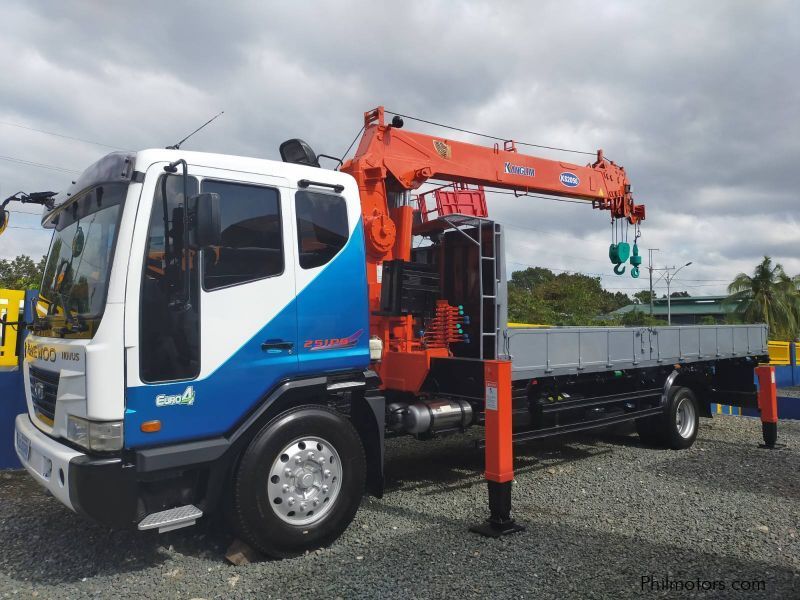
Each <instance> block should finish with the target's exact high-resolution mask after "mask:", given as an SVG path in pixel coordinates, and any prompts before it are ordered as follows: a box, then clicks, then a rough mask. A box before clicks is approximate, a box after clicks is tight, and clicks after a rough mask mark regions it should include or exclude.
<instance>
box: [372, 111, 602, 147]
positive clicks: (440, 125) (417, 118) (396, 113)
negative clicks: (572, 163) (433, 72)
mask: <svg viewBox="0 0 800 600" xmlns="http://www.w3.org/2000/svg"><path fill="white" fill-rule="evenodd" d="M384 112H386V113H388V114H390V115H397V116H398V117H402V118H404V119H411V120H412V121H419V122H420V123H427V124H428V125H434V126H436V127H444V128H445V129H452V130H453V131H460V132H461V133H468V134H470V135H477V136H479V137H484V138H487V139H490V140H496V141H499V142H508V141H511V139H510V138H501V137H497V136H496V135H489V134H488V133H480V132H478V131H470V130H469V129H462V128H461V127H454V126H452V125H445V124H444V123H437V122H435V121H428V120H427V119H421V118H419V117H412V116H409V115H404V114H402V113H398V112H394V111H393V110H386V109H384ZM514 143H515V144H516V145H518V146H530V147H531V148H544V149H546V150H558V151H560V152H573V153H575V154H587V155H589V156H597V152H585V151H584V150H573V149H571V148H559V147H557V146H545V145H542V144H532V143H530V142H518V141H516V140H514Z"/></svg>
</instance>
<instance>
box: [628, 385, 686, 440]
mask: <svg viewBox="0 0 800 600" xmlns="http://www.w3.org/2000/svg"><path fill="white" fill-rule="evenodd" d="M699 423H700V418H699V412H698V410H697V400H696V398H695V396H694V393H693V392H692V390H690V389H689V388H687V387H680V386H676V387H673V388H671V389H670V391H669V399H668V401H667V406H666V407H665V411H664V414H663V415H657V416H655V417H646V418H644V419H638V420H637V421H636V431H637V433H638V434H639V437H640V438H641V439H642V441H643V442H645V443H646V444H652V445H655V446H666V447H667V448H672V449H674V450H683V449H684V448H689V447H690V446H691V445H692V444H694V441H695V439H697V429H698V426H699Z"/></svg>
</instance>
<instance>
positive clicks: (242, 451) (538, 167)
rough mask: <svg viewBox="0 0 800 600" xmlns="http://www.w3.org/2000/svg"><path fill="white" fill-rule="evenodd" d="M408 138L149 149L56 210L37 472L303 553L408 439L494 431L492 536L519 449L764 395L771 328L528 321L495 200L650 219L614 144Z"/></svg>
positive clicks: (53, 486) (52, 202)
mask: <svg viewBox="0 0 800 600" xmlns="http://www.w3.org/2000/svg"><path fill="white" fill-rule="evenodd" d="M403 126H404V122H403V119H402V118H400V117H399V116H397V115H395V116H394V118H393V119H392V120H391V121H389V122H387V119H386V112H385V111H384V109H383V107H379V108H377V109H374V110H371V111H369V112H367V113H365V116H364V130H363V135H362V137H361V139H360V143H359V145H358V147H357V150H356V151H355V154H354V157H353V158H352V159H351V160H347V161H346V162H344V163H343V164H341V165H340V167H339V168H338V169H335V170H330V169H323V168H320V166H319V160H318V156H317V155H316V154H315V153H314V151H313V150H312V149H311V148H310V147H309V146H308V145H307V144H306V143H305V142H303V141H301V140H297V139H294V140H289V141H287V142H284V143H283V144H282V145H281V147H280V154H281V157H282V159H283V160H282V162H277V161H271V160H262V159H257V158H245V157H240V156H230V155H224V154H212V153H199V152H187V151H183V150H179V149H165V150H161V149H149V150H143V151H140V152H136V153H112V154H109V155H107V156H105V157H104V158H102V159H100V160H99V161H97V162H96V163H95V164H93V165H92V166H90V167H89V168H88V169H87V170H86V171H84V172H83V174H82V175H81V176H80V177H79V178H78V180H77V181H76V182H74V183H73V185H72V187H71V188H70V189H69V191H68V192H67V193H65V194H63V195H60V196H58V197H56V198H52V197H51V196H52V194H50V195H49V196H48V195H45V196H43V197H42V196H39V197H36V198H37V200H38V201H39V203H42V204H45V205H46V209H45V212H44V215H43V217H42V223H43V225H44V226H45V227H50V228H52V229H53V231H54V232H53V238H52V243H51V246H50V250H49V254H48V257H47V261H46V268H45V273H44V279H43V282H42V286H41V290H40V298H39V300H38V303H37V305H36V311H37V316H36V318H35V319H34V322H33V323H31V324H29V329H30V331H31V333H30V335H29V336H28V337H27V338H26V341H25V348H24V352H25V360H24V380H25V390H26V396H27V404H28V412H27V413H26V414H21V415H19V416H18V417H17V419H16V439H15V444H16V450H17V454H18V456H19V459H20V461H21V462H22V464H23V465H24V466H25V468H26V469H27V470H28V472H29V473H30V475H31V476H32V477H33V478H34V479H36V480H37V481H38V482H39V483H40V484H42V485H43V486H44V487H45V488H46V489H47V490H49V491H50V493H52V495H53V496H55V497H56V498H57V499H58V500H60V501H61V502H62V503H63V504H64V505H66V506H67V507H69V508H70V509H72V510H74V511H77V512H78V513H81V514H84V515H87V516H88V517H90V518H91V519H94V520H95V521H98V522H100V523H103V524H107V525H109V526H112V527H137V528H138V529H140V530H149V529H157V530H158V531H167V530H170V529H175V528H179V527H184V526H187V525H191V524H194V523H195V522H196V521H197V520H198V519H199V518H201V517H202V516H204V515H208V514H209V513H212V512H213V511H215V510H216V509H218V508H219V509H221V510H224V512H225V514H226V515H227V516H228V517H229V522H230V523H231V524H232V526H233V527H234V528H235V530H236V531H237V532H238V535H239V536H240V537H242V538H243V539H245V540H246V541H247V542H249V543H250V544H251V545H253V546H254V547H256V548H258V549H259V550H261V551H262V552H264V553H266V554H268V555H270V556H275V557H285V556H292V555H295V554H298V553H301V552H303V551H305V550H307V549H311V548H316V547H320V546H322V545H326V544H329V543H331V542H332V541H333V540H335V539H336V538H337V536H339V535H340V534H341V533H342V531H344V530H345V528H346V527H347V526H348V524H349V523H350V521H351V520H352V519H353V517H354V515H355V513H356V510H357V508H358V506H359V503H360V499H361V497H362V495H363V494H364V492H365V490H366V491H368V492H370V493H372V494H375V495H378V496H380V495H381V494H382V491H383V482H384V473H383V463H384V441H385V439H386V437H388V436H396V435H413V436H415V437H416V438H418V439H419V440H428V439H431V438H435V437H437V436H441V435H445V434H460V433H463V432H465V431H467V430H468V429H470V428H471V427H475V426H484V427H485V432H486V433H485V446H486V457H487V463H486V477H487V480H488V484H489V506H490V512H491V518H490V520H489V522H488V523H487V526H486V527H484V533H486V532H488V533H491V534H498V533H504V532H507V531H513V530H515V529H516V528H517V527H516V526H515V524H514V523H513V520H512V519H511V517H510V498H511V496H510V489H511V488H510V486H511V480H512V479H513V469H512V465H511V461H512V458H513V454H512V450H511V448H512V444H513V443H515V442H520V441H523V440H530V439H536V438H542V437H548V436H554V435H559V434H563V433H571V432H575V431H580V430H585V429H591V428H597V427H606V426H609V425H613V424H616V423H621V422H624V421H634V422H635V423H636V427H637V430H638V433H639V435H640V436H641V437H642V438H643V439H644V440H645V441H646V442H648V443H652V444H655V445H662V446H668V447H670V448H674V449H681V448H687V447H689V446H691V445H692V443H693V442H694V440H695V437H696V435H697V429H698V418H699V417H700V416H707V417H710V416H711V413H710V408H709V407H710V404H711V403H713V402H717V401H723V402H724V403H726V404H732V405H742V406H744V405H755V404H756V403H757V399H756V391H755V387H754V385H753V370H754V368H755V367H756V365H757V364H758V362H759V361H763V360H766V358H767V329H766V326H764V325H741V326H697V327H631V328H624V327H577V328H571V327H567V328H561V327H554V328H514V327H509V326H508V324H507V302H506V295H507V294H506V269H505V260H504V236H503V227H502V225H501V224H499V223H496V222H494V221H492V220H491V219H489V216H488V211H487V208H486V196H485V191H486V189H487V188H489V189H502V190H510V191H513V192H514V193H515V194H516V195H518V196H524V195H526V194H530V193H537V194H547V195H552V196H556V197H562V198H569V199H574V200H581V201H586V203H587V205H591V206H593V207H594V208H596V209H601V210H605V211H609V212H610V215H611V217H612V221H614V220H616V221H619V222H624V223H626V224H628V225H630V226H634V227H638V225H639V224H640V222H641V221H643V220H644V218H645V209H644V206H642V205H637V204H635V203H634V201H633V196H632V192H631V186H630V183H629V180H628V177H627V174H626V172H625V170H624V169H623V168H622V167H620V166H618V165H617V164H615V163H614V162H612V161H610V160H608V159H606V158H605V157H604V156H603V154H602V151H598V153H597V158H596V160H595V161H594V162H592V163H591V164H588V165H585V166H579V165H576V164H571V163H567V162H561V161H557V160H549V159H544V158H537V157H534V156H526V155H524V154H522V153H520V152H519V151H518V148H517V145H516V144H515V143H514V142H513V141H505V142H502V143H501V142H498V143H495V144H494V145H493V146H491V147H483V146H478V145H474V144H469V143H464V142H461V141H457V140H453V139H448V138H446V137H437V136H433V135H426V134H422V133H415V132H412V131H408V130H406V129H405V128H404V127H403ZM432 182H436V184H437V185H438V187H436V188H435V189H429V190H428V191H427V192H422V191H421V187H422V186H423V184H425V185H428V186H430V185H431V183H432ZM412 194H413V195H412ZM27 198H29V199H30V198H33V196H30V197H27ZM432 203H435V207H432ZM5 216H6V217H7V214H6V215H5ZM414 240H416V242H415V243H412V241H414ZM612 250H613V247H612ZM612 254H613V252H612ZM612 258H613V257H612ZM616 258H617V260H616V262H617V267H618V268H619V267H620V265H621V264H622V263H623V262H624V260H625V259H624V258H623V259H622V260H620V257H619V253H617V257H616ZM631 264H632V265H633V266H638V264H637V263H635V262H633V261H632V263H631Z"/></svg>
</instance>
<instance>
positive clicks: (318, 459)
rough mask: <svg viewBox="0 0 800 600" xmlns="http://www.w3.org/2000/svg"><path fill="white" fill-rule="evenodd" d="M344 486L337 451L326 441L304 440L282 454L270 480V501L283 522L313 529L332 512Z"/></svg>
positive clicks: (317, 438) (274, 466)
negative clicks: (310, 526)
mask: <svg viewBox="0 0 800 600" xmlns="http://www.w3.org/2000/svg"><path fill="white" fill-rule="evenodd" d="M341 483H342V461H341V460H340V459H339V453H338V452H337V451H336V448H334V447H333V446H332V445H331V444H330V442H328V441H327V440H324V439H322V438H319V437H313V436H304V437H301V438H297V439H296V440H294V441H293V442H291V443H290V444H288V445H287V446H285V447H284V448H283V450H281V452H279V453H278V456H277V458H276V459H275V461H274V462H273V463H272V468H271V469H270V472H269V477H268V478H267V497H268V498H269V505H270V506H271V507H272V510H273V511H274V512H275V515H277V517H278V518H279V519H280V520H281V521H284V522H285V523H289V524H290V525H311V524H312V523H316V522H317V521H319V520H320V519H322V518H323V517H324V516H325V515H326V514H327V513H328V512H329V511H330V510H331V507H332V506H333V505H334V504H335V502H336V498H337V497H338V496H339V489H340V488H341Z"/></svg>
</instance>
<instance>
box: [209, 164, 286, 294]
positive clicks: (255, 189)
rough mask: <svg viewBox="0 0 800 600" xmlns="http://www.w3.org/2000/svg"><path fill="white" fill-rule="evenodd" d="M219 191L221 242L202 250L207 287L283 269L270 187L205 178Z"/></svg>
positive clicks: (273, 193) (277, 203)
mask: <svg viewBox="0 0 800 600" xmlns="http://www.w3.org/2000/svg"><path fill="white" fill-rule="evenodd" d="M202 189H203V193H215V194H219V195H220V217H221V225H222V244H221V245H220V246H218V247H213V248H205V249H204V252H203V288H204V289H206V290H207V291H211V290H215V289H218V288H222V287H228V286H231V285H237V284H240V283H246V282H248V281H255V280H257V279H264V278H265V277H271V276H273V275H280V274H281V273H283V266H284V265H283V263H284V258H283V234H282V230H281V214H280V200H279V197H278V191H277V190H275V189H273V188H268V187H261V186H256V185H247V184H243V183H232V182H229V181H215V180H211V179H204V180H203V184H202Z"/></svg>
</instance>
